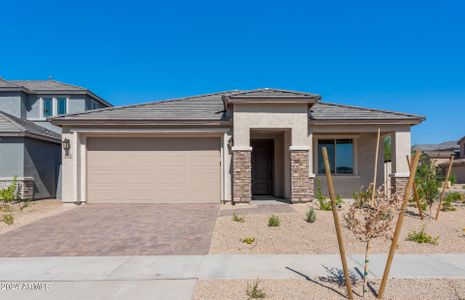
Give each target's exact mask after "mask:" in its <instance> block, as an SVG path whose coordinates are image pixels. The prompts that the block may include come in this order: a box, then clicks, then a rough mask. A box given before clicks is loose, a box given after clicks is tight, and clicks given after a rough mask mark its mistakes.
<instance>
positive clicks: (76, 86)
mask: <svg viewBox="0 0 465 300" xmlns="http://www.w3.org/2000/svg"><path fill="white" fill-rule="evenodd" d="M44 81H46V80H44ZM48 81H53V82H56V83H59V84H63V85H67V86H70V87H73V88H77V89H81V90H84V91H89V90H88V89H86V88H83V87H82V86H78V85H74V84H69V83H66V82H62V81H58V80H55V79H48Z"/></svg>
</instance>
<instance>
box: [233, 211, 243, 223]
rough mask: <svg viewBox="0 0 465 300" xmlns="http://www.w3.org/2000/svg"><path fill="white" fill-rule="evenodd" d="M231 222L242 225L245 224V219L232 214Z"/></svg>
mask: <svg viewBox="0 0 465 300" xmlns="http://www.w3.org/2000/svg"><path fill="white" fill-rule="evenodd" d="M232 220H233V221H234V222H238V223H244V222H245V219H244V218H243V217H241V216H239V215H236V214H235V213H233V215H232Z"/></svg>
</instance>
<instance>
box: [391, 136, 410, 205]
mask: <svg viewBox="0 0 465 300" xmlns="http://www.w3.org/2000/svg"><path fill="white" fill-rule="evenodd" d="M391 147H392V149H391V150H392V154H391V160H392V173H391V174H390V175H389V176H390V177H391V192H392V193H394V194H396V195H398V196H399V197H402V196H403V195H404V192H405V188H406V187H407V181H408V177H409V176H410V168H409V166H408V164H407V158H406V157H407V155H409V156H410V155H411V137H410V130H409V129H406V130H402V131H394V132H392V133H391Z"/></svg>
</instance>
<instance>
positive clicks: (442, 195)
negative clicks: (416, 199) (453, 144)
mask: <svg viewBox="0 0 465 300" xmlns="http://www.w3.org/2000/svg"><path fill="white" fill-rule="evenodd" d="M453 162H454V155H451V156H450V161H449V168H448V169H447V176H446V180H445V181H444V185H443V187H442V192H441V197H439V206H438V210H437V211H436V220H437V219H438V218H439V211H440V210H441V206H442V200H444V195H445V193H446V187H447V182H448V181H449V177H450V172H451V171H452V163H453Z"/></svg>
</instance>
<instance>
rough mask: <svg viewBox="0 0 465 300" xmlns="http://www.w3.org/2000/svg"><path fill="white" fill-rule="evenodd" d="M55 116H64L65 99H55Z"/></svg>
mask: <svg viewBox="0 0 465 300" xmlns="http://www.w3.org/2000/svg"><path fill="white" fill-rule="evenodd" d="M57 114H59V115H65V114H66V98H57Z"/></svg>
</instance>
